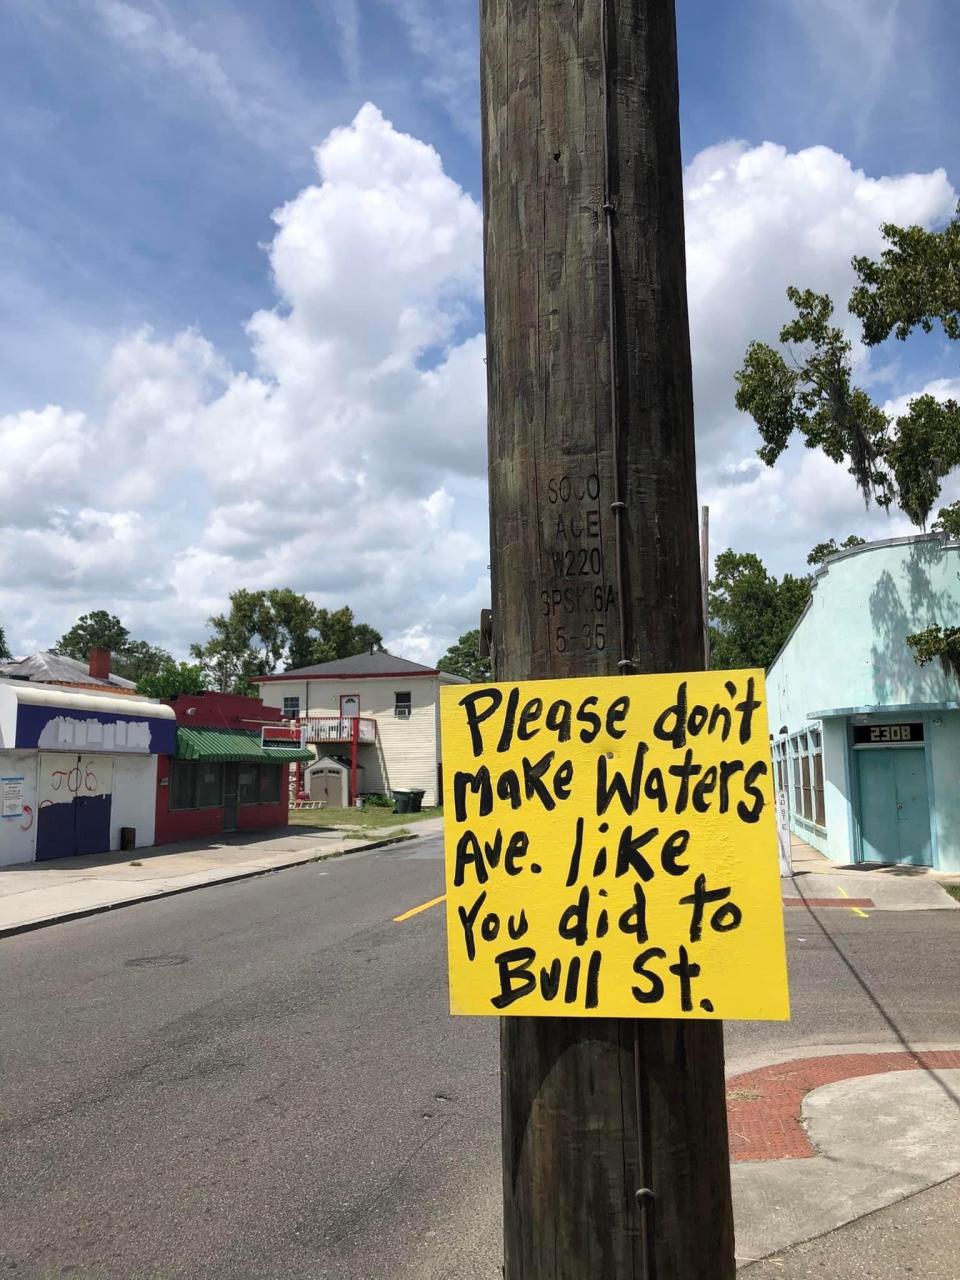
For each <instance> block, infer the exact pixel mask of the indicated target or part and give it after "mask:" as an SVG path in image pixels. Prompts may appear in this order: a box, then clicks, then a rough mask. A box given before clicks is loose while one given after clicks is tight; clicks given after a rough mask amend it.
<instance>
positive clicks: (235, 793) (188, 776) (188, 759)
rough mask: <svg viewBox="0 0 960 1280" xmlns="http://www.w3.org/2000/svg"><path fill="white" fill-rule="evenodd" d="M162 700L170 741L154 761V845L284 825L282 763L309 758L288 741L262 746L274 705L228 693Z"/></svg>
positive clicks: (276, 717) (285, 768)
mask: <svg viewBox="0 0 960 1280" xmlns="http://www.w3.org/2000/svg"><path fill="white" fill-rule="evenodd" d="M169 705H170V706H171V707H173V709H174V711H175V713H176V717H177V743H176V748H175V750H174V754H173V755H172V756H166V755H165V756H160V757H159V759H158V761H157V817H156V841H157V843H158V844H166V843H167V842H168V841H171V840H189V839H194V838H196V837H201V838H202V837H205V836H216V835H219V834H220V833H221V832H224V831H248V830H257V829H260V828H264V827H281V826H285V825H286V823H287V820H288V814H289V804H290V791H289V767H290V765H291V764H293V763H297V762H304V763H305V762H308V761H310V760H312V759H313V756H312V755H311V753H310V752H309V751H306V750H301V749H300V748H299V746H297V745H296V744H292V743H290V744H288V743H281V744H279V745H269V746H264V745H262V743H261V737H262V729H263V727H264V726H265V725H270V724H279V723H280V722H281V720H282V716H281V713H280V711H279V710H277V709H276V708H275V707H266V706H264V704H263V703H262V702H261V701H260V699H259V698H247V697H243V696H241V695H239V694H231V693H201V694H195V695H188V694H181V695H180V696H179V697H177V698H171V699H170V703H169Z"/></svg>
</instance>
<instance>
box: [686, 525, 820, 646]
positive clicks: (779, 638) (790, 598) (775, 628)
mask: <svg viewBox="0 0 960 1280" xmlns="http://www.w3.org/2000/svg"><path fill="white" fill-rule="evenodd" d="M809 598H810V579H809V578H795V577H793V576H792V575H791V574H789V573H788V574H785V575H784V577H783V578H782V579H780V580H779V581H778V580H777V578H775V577H774V576H773V574H771V573H769V572H768V571H767V569H766V568H765V567H764V564H763V562H762V560H761V559H760V557H759V556H756V555H754V554H753V553H752V552H747V553H745V554H741V553H738V552H736V551H732V550H727V551H721V553H720V554H719V555H718V556H717V559H716V562H715V565H714V573H713V577H712V579H711V581H710V667H711V669H712V670H721V671H723V670H729V669H732V668H737V667H768V666H769V665H770V663H771V662H772V661H773V659H774V658H775V657H776V656H777V654H778V653H779V651H780V649H781V648H782V647H783V644H784V641H785V640H786V638H787V636H788V635H789V634H790V631H791V629H792V627H793V625H794V623H795V622H796V621H797V619H798V618H799V617H800V614H801V613H802V612H803V609H804V606H805V605H806V603H807V601H808V600H809Z"/></svg>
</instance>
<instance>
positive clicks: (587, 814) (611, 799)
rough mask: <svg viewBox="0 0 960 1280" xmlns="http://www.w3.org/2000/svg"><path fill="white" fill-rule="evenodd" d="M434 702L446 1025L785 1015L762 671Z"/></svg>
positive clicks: (461, 691)
mask: <svg viewBox="0 0 960 1280" xmlns="http://www.w3.org/2000/svg"><path fill="white" fill-rule="evenodd" d="M625 688H626V690H627V691H626V692H625ZM441 698H442V708H441V713H442V737H443V763H444V778H445V785H446V790H447V794H446V797H445V802H446V803H445V815H446V818H445V825H446V877H447V945H448V954H449V967H450V1004H451V1010H452V1012H454V1013H463V1014H487V1015H493V1014H514V1013H516V1014H522V1015H544V1016H551V1015H552V1016H556V1015H563V1014H567V1015H576V1016H584V1015H587V1016H597V1017H610V1016H613V1017H631V1016H634V1017H717V1018H776V1019H780V1018H786V1017H788V1016H789V1013H788V1001H787V983H786V960H785V952H784V940H783V922H782V911H781V902H780V879H779V868H778V860H777V840H776V829H775V823H774V816H773V804H772V789H771V760H770V750H769V737H768V734H769V731H768V727H767V717H766V703H765V691H764V685H763V674H762V672H759V671H737V672H697V673H692V674H689V675H664V676H632V677H630V678H629V680H626V681H625V680H624V679H623V678H618V677H599V678H585V679H572V680H541V681H529V682H524V683H520V684H497V685H483V686H476V687H471V688H468V689H465V688H464V687H463V686H459V687H450V688H447V689H444V690H443V691H442V694H441Z"/></svg>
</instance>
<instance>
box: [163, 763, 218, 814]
mask: <svg viewBox="0 0 960 1280" xmlns="http://www.w3.org/2000/svg"><path fill="white" fill-rule="evenodd" d="M221 804H223V765H221V764H204V763H200V764H197V763H195V762H194V761H192V760H174V762H173V767H172V769H171V771H170V808H171V809H216V808H219V806H220V805H221Z"/></svg>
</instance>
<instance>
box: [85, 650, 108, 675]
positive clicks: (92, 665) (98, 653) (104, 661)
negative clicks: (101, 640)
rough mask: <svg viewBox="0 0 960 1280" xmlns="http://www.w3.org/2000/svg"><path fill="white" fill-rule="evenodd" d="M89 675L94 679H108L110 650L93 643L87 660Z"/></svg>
mask: <svg viewBox="0 0 960 1280" xmlns="http://www.w3.org/2000/svg"><path fill="white" fill-rule="evenodd" d="M88 669H89V671H90V675H91V676H92V677H93V679H94V680H109V679H110V650H109V649H104V648H103V646H102V645H95V646H94V647H93V648H92V649H91V650H90V661H89V668H88Z"/></svg>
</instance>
